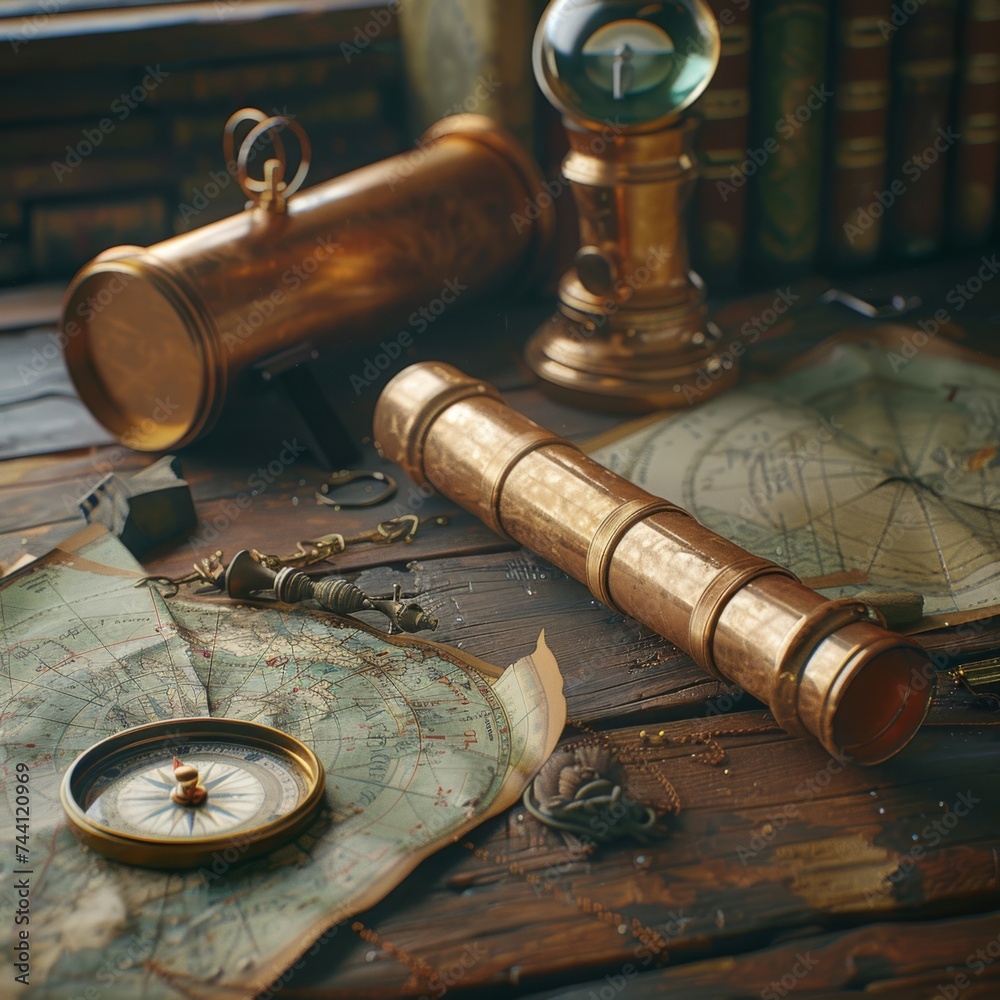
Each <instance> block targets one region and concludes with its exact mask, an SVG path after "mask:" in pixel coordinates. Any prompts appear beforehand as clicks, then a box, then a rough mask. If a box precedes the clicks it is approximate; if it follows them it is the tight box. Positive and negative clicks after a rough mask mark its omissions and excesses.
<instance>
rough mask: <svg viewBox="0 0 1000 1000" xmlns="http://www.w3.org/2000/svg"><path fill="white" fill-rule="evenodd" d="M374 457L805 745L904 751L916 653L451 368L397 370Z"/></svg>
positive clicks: (847, 756) (918, 700) (852, 754)
mask: <svg viewBox="0 0 1000 1000" xmlns="http://www.w3.org/2000/svg"><path fill="white" fill-rule="evenodd" d="M375 438H376V441H377V443H378V446H379V448H380V450H381V452H382V453H383V454H384V455H386V456H387V457H388V458H390V459H392V460H393V461H396V462H398V463H399V464H400V465H402V466H403V468H404V469H405V470H406V472H407V473H408V475H410V476H411V477H412V478H413V479H414V480H415V481H416V482H417V483H420V484H422V485H429V486H431V487H433V488H434V489H435V490H437V491H438V492H440V493H442V494H444V495H445V496H447V497H450V498H451V499H452V500H454V501H456V502H457V503H459V504H461V505H462V506H463V507H465V508H466V509H467V510H469V511H471V512H472V513H474V514H476V515H477V516H479V517H481V518H482V519H483V520H484V521H485V522H486V523H487V524H489V525H491V526H492V527H493V528H494V529H495V530H497V531H498V532H501V533H503V534H506V535H508V536H509V537H511V538H513V539H515V540H516V541H518V542H520V543H521V544H523V545H525V546H527V547H528V548H530V549H533V550H534V551H535V552H537V553H538V554H539V555H541V556H543V557H545V558H546V559H547V560H549V561H550V562H552V563H553V564H555V565H556V566H559V567H560V568H561V569H563V570H565V571H566V572H567V573H569V574H570V575H571V576H573V577H575V578H576V579H577V580H580V581H582V582H583V583H585V584H587V586H588V587H589V588H590V590H591V592H592V593H593V594H594V595H595V596H596V597H597V598H599V599H600V600H601V601H603V602H604V603H605V604H607V605H608V606H610V607H612V608H616V609H618V610H620V611H622V612H625V613H627V614H629V615H631V616H632V617H633V618H635V619H637V620H638V621H641V622H643V623H644V624H646V625H648V626H649V627H650V628H652V629H654V630H655V631H656V632H658V633H659V634H660V635H663V636H665V637H666V638H668V639H670V640H672V641H673V642H675V643H676V644H677V645H678V646H680V647H682V648H683V649H686V650H687V651H688V652H689V653H690V654H691V655H692V656H693V657H694V658H695V660H697V661H698V662H699V663H700V664H701V665H702V666H704V667H705V668H706V669H707V670H709V671H710V672H711V673H713V674H714V675H716V676H718V677H720V678H726V679H728V680H730V681H733V682H735V683H736V684H739V685H740V686H741V687H743V688H744V689H746V690H747V691H749V692H750V693H751V694H753V695H755V696H756V697H757V698H759V699H760V700H761V701H763V702H765V703H767V704H768V705H769V706H770V707H771V711H772V712H773V713H774V715H775V718H776V719H777V720H778V722H779V723H780V724H781V725H782V726H783V727H784V728H785V729H786V730H788V731H789V732H792V733H796V734H804V733H809V734H811V735H812V736H814V737H815V738H816V739H818V740H819V741H820V742H821V743H822V744H823V746H824V747H826V749H827V750H829V751H830V753H831V754H834V755H835V756H836V757H837V758H838V759H841V760H851V761H855V762H857V763H862V764H873V763H877V762H879V761H882V760H885V759H886V758H888V757H891V756H892V755H893V754H895V753H896V752H898V751H899V750H900V749H902V747H903V746H905V744H906V743H907V742H908V741H909V740H910V738H911V737H912V736H913V734H914V733H915V732H916V730H917V728H918V727H919V725H920V723H921V721H922V720H923V718H924V716H925V715H926V713H927V709H928V707H929V705H930V697H931V690H932V685H931V684H930V683H929V679H930V678H931V677H932V676H933V673H932V669H931V666H930V663H929V661H928V658H927V656H926V654H925V653H924V652H923V650H922V649H921V648H920V647H919V646H917V645H916V644H915V643H913V642H912V641H911V640H909V639H907V638H904V637H902V636H899V635H896V634H893V633H891V632H888V631H886V629H885V628H883V627H882V626H881V624H879V623H878V621H877V617H878V616H877V613H875V612H872V611H871V609H869V608H868V607H866V606H865V605H864V604H861V603H860V602H857V601H853V600H840V601H830V600H827V599H826V598H824V597H822V596H820V595H819V594H817V593H815V592H814V591H812V590H809V589H808V588H807V587H804V586H803V585H802V584H801V583H799V581H798V580H797V579H796V578H795V577H794V576H793V575H792V574H791V573H789V572H788V571H787V570H784V569H782V568H781V567H779V566H777V565H775V564H774V563H771V562H768V561H767V560H766V559H761V558H758V557H757V556H753V555H751V554H750V553H748V552H746V551H745V550H744V549H741V548H740V547H739V546H737V545H734V544H733V543H732V542H729V541H727V540H726V539H724V538H722V537H720V536H719V535H716V534H714V533H713V532H711V531H709V530H708V528H706V527H705V526H704V525H702V524H700V523H699V522H698V521H696V520H695V519H694V518H693V517H691V516H690V515H689V514H687V513H686V512H685V511H683V510H681V509H680V508H679V507H677V506H675V505H674V504H672V503H670V502H668V501H666V500H662V499H660V498H658V497H654V496H652V495H651V494H649V493H647V492H645V490H642V489H640V488H639V487H637V486H634V485H633V484H631V483H629V482H627V481H625V480H624V479H621V478H620V477H619V476H617V475H615V474H614V473H612V472H609V471H608V470H607V469H605V468H604V467H603V466H601V465H598V464H597V463H596V462H594V461H593V460H592V459H590V458H588V457H587V456H586V455H584V454H582V453H581V452H580V451H579V450H578V449H577V448H576V446H575V445H573V444H571V443H570V442H568V441H565V440H563V439H561V438H558V437H556V436H554V435H553V434H551V433H549V432H548V431H546V430H545V429H544V428H542V427H539V426H538V425H537V424H535V423H534V422H532V421H531V420H529V419H528V418H527V417H524V416H522V415H521V414H519V413H517V412H515V411H514V410H512V409H510V407H508V406H507V405H506V404H505V403H504V402H503V400H502V399H501V398H500V395H499V393H498V392H497V391H496V389H494V388H493V387H492V386H490V385H487V384H486V383H483V382H479V381H477V380H475V379H472V378H469V377H468V376H466V375H463V374H462V373H461V372H459V371H457V370H456V369H454V368H452V367H451V366H449V365H445V364H438V363H424V364H418V365H413V366H411V367H409V368H407V369H405V370H404V371H402V372H400V374H399V375H397V376H396V377H395V378H394V379H393V380H392V381H391V382H390V383H389V384H388V385H387V386H386V388H385V390H384V391H383V393H382V396H381V398H380V399H379V401H378V404H377V406H376V409H375Z"/></svg>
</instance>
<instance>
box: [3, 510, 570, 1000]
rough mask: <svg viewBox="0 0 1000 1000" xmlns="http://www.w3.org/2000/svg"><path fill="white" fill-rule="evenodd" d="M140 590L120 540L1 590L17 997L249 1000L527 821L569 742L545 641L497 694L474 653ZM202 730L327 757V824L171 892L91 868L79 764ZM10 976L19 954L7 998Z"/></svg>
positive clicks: (88, 542) (97, 544)
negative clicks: (108, 740)
mask: <svg viewBox="0 0 1000 1000" xmlns="http://www.w3.org/2000/svg"><path fill="white" fill-rule="evenodd" d="M139 575H141V572H140V569H139V567H138V566H137V565H136V564H135V562H134V561H133V560H132V558H131V557H130V556H129V555H128V553H127V552H126V551H125V550H124V549H123V548H122V547H121V545H120V544H119V543H118V542H117V540H116V539H114V538H112V537H110V536H108V535H106V534H104V533H103V532H102V531H101V530H98V529H88V530H87V531H85V532H82V533H81V534H80V535H78V536H76V537H75V538H74V539H72V540H71V541H70V542H68V543H66V544H65V545H64V546H63V547H62V548H61V549H58V550H56V551H55V552H53V553H51V554H50V555H49V556H48V557H46V558H45V559H43V560H40V561H39V562H38V563H36V564H34V565H33V566H32V567H29V568H28V569H26V570H24V571H22V572H21V573H19V574H17V575H16V576H15V577H14V578H13V579H12V580H11V581H8V582H7V583H6V584H5V585H4V586H3V587H2V589H0V684H2V694H0V711H2V715H0V722H2V727H0V728H2V736H3V754H4V761H3V791H4V797H5V800H6V802H7V803H8V805H9V808H7V809H5V810H4V818H3V823H4V826H5V830H4V837H3V844H4V848H5V849H4V853H3V859H2V862H3V868H4V870H3V879H2V882H3V894H4V896H5V897H6V899H5V908H4V913H5V914H11V915H13V914H14V913H15V912H19V913H24V914H25V915H26V916H27V918H28V921H27V922H26V923H25V922H22V923H20V924H19V925H18V926H17V927H14V926H13V924H12V923H11V924H10V925H9V926H8V932H9V933H11V934H20V932H21V931H23V930H27V931H28V938H27V940H28V941H29V952H30V967H31V971H30V979H29V980H28V988H27V989H26V990H21V988H20V987H18V989H19V994H18V995H24V996H33V995H34V996H39V997H45V998H46V1000H48V998H61V997H67V998H75V997H85V996H94V997H96V996H100V997H101V998H105V1000H112V998H116V1000H117V998H120V1000H140V998H148V1000H152V998H159V997H182V996H183V997H190V996H206V997H207V996H211V997H230V996H232V997H250V996H253V995H254V994H255V993H256V992H258V991H260V990H262V989H264V988H266V987H267V986H268V985H269V984H271V983H272V982H274V980H275V979H276V978H277V977H279V976H281V975H282V972H283V970H285V969H286V968H287V967H288V966H289V965H291V964H292V963H293V962H294V961H295V960H296V959H297V958H298V956H299V955H300V954H301V953H302V952H303V951H305V950H308V949H309V948H310V946H314V945H315V946H316V947H320V946H322V935H323V934H324V932H326V931H327V930H328V928H330V927H331V926H333V925H334V924H335V923H336V922H337V921H339V920H342V919H343V918H345V917H347V916H349V915H351V914H354V913H357V912H358V911H360V910H362V909H364V908H366V907H368V906H370V905H372V904H373V903H374V902H376V901H377V900H378V899H379V898H381V897H382V896H383V895H385V893H386V892H388V891H389V889H391V888H392V887H393V886H394V885H396V884H398V882H399V881H400V880H401V879H402V878H403V877H404V876H405V875H406V874H408V873H409V872H410V871H412V869H413V868H414V867H416V865H417V864H418V863H419V862H420V861H421V860H422V859H423V858H425V857H426V856H428V855H429V854H430V853H431V852H433V851H434V850H436V849H437V848H438V847H440V846H442V845H443V844H446V843H449V842H451V841H453V840H455V839H457V838H458V837H459V836H461V835H462V834H463V833H464V832H465V831H467V830H468V829H470V828H471V827H473V826H475V825H476V824H478V823H480V822H481V821H482V820H483V819H485V818H486V817H487V816H489V815H493V814H495V813H497V812H499V811H500V810H502V809H504V808H506V807H508V806H509V805H511V804H512V803H513V802H514V801H516V799H517V797H518V796H519V795H520V793H521V792H522V791H523V788H524V786H525V784H526V783H527V781H528V780H529V779H530V776H531V775H532V774H533V773H534V771H535V770H536V769H537V768H538V767H539V766H540V765H541V763H542V762H543V761H544V760H545V758H546V757H547V756H548V754H549V753H550V752H551V750H552V748H553V746H554V745H555V742H556V740H557V738H558V736H559V734H560V732H561V730H562V727H563V724H564V722H565V702H564V700H563V696H562V682H561V678H560V677H559V673H558V668H557V667H556V664H555V661H554V659H553V658H552V656H551V654H550V653H549V652H548V650H547V648H546V647H545V644H544V640H542V639H540V640H539V645H538V648H537V649H536V651H535V653H534V654H533V655H532V656H530V657H526V658H524V659H522V660H520V661H518V662H517V663H516V664H514V666H512V667H510V668H508V669H507V670H506V671H504V672H503V674H502V675H501V676H500V677H499V679H498V680H495V681H494V680H493V678H491V677H489V676H488V674H489V673H490V672H491V671H489V670H480V669H476V667H475V666H474V665H473V662H472V661H471V660H469V661H466V660H464V659H463V658H462V654H460V653H458V652H457V651H451V650H445V649H444V648H442V647H435V646H432V645H430V644H428V643H424V642H421V641H419V640H415V639H411V638H405V639H398V638H396V637H393V638H386V637H385V636H383V635H381V634H379V633H376V632H374V631H373V630H369V629H367V628H366V627H365V626H363V625H361V624H358V625H356V626H352V625H348V624H347V623H343V624H341V623H339V622H337V620H335V619H334V620H333V623H332V624H331V618H330V617H329V616H324V615H320V614H318V613H317V614H312V613H309V612H306V611H302V610H300V609H295V610H291V609H288V608H277V607H271V608H266V607H260V606H259V605H258V606H253V607H249V606H246V607H243V606H241V607H234V606H232V605H230V604H228V603H222V602H211V601H199V600H197V599H181V598H171V599H170V600H165V599H164V598H163V597H161V595H160V594H159V593H157V592H156V591H155V590H154V589H150V588H148V587H144V586H143V587H139V588H137V587H136V586H135V581H136V579H137V577H138V576H139ZM484 666H485V665H484ZM492 673H493V674H494V675H495V674H498V673H499V671H496V670H493V671H492ZM491 681H492V683H491ZM205 715H212V716H222V717H230V718H238V719H246V720H251V721H256V722H261V723H265V724H267V725H270V726H274V727H276V728H278V729H282V730H284V731H286V732H288V733H290V734H292V735H293V736H296V737H297V738H299V739H300V740H303V741H304V742H306V743H307V744H309V745H310V746H311V747H312V748H313V749H314V750H315V751H316V752H317V754H318V755H319V757H320V759H321V760H322V762H323V764H324V765H325V767H326V771H327V792H326V809H325V810H324V811H323V814H322V816H321V818H320V819H319V820H317V821H316V823H314V824H313V826H312V827H311V828H310V829H309V831H308V833H307V834H306V835H304V836H301V837H299V838H298V840H297V841H295V842H294V843H293V844H290V845H288V846H286V847H283V848H280V849H279V850H278V851H276V852H275V853H273V854H271V855H269V856H266V857H264V858H263V859H259V860H256V861H249V862H246V863H241V857H240V844H239V842H238V838H237V839H235V840H234V842H233V844H232V846H231V847H228V848H227V849H226V850H225V851H222V852H220V853H219V856H218V857H217V858H216V859H215V860H214V861H213V863H212V864H211V865H207V866H204V867H202V868H201V869H200V870H197V871H182V872H172V873H170V872H158V871H152V870H145V869H139V868H133V867H129V866H126V865H123V864H119V863H115V862H112V861H108V860H106V859H103V858H101V857H99V856H97V855H95V854H92V853H91V852H89V851H86V850H85V849H83V848H82V847H81V845H80V844H79V843H77V841H76V840H75V839H74V838H73V837H72V836H71V835H70V833H69V832H68V831H67V829H66V827H65V825H64V822H63V814H62V809H61V807H60V803H59V782H60V776H61V774H62V772H63V771H64V770H65V769H66V767H67V766H68V765H69V764H70V763H71V762H72V761H73V759H74V758H75V757H76V755H77V754H78V753H79V752H80V751H82V750H84V749H85V748H87V747H89V746H90V745H91V744H93V743H95V742H96V741H97V740H99V739H101V738H103V737H105V736H107V735H110V734H112V733H114V732H118V731H119V730H121V729H124V728H126V727H129V726H133V725H137V724H140V723H144V722H150V721H155V720H159V719H171V718H177V717H180V716H205ZM25 773H27V774H28V776H29V778H28V782H27V784H28V786H29V789H30V818H29V819H28V821H27V824H26V828H27V829H26V832H27V836H22V835H21V834H23V833H24V832H25V831H24V830H23V829H22V827H17V828H16V829H15V827H14V823H15V821H14V808H13V803H14V801H15V792H14V789H15V785H16V784H20V786H21V788H23V787H24V784H25V782H24V780H23V779H24V775H25ZM16 834H17V835H16ZM22 883H23V884H25V885H27V886H28V888H29V892H28V894H26V895H25V894H20V895H19V894H18V892H17V887H18V886H20V885H21V884H22ZM21 898H24V899H25V900H26V903H20V902H19V900H20V899H21ZM19 905H20V907H21V909H20V910H18V906H19ZM23 940H24V939H23V938H15V941H16V942H17V943H18V944H20V942H21V941H23ZM12 956H13V951H12V948H11V940H10V938H8V940H7V941H6V942H5V948H4V958H3V961H2V962H0V967H2V975H3V982H4V984H5V990H6V989H7V988H8V987H7V984H11V983H12V982H13V980H14V976H15V975H16V973H17V971H18V970H17V969H16V968H15V967H13V966H12V964H11V963H12ZM88 989H89V990H91V993H89V994H88V992H87V991H88Z"/></svg>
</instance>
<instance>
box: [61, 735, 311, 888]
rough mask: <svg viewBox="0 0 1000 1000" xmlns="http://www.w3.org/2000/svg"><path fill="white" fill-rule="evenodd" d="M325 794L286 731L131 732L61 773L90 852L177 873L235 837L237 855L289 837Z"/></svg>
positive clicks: (69, 811) (307, 757) (77, 830)
mask: <svg viewBox="0 0 1000 1000" xmlns="http://www.w3.org/2000/svg"><path fill="white" fill-rule="evenodd" d="M164 758H166V759H167V760H169V761H172V766H171V768H170V769H169V770H168V769H167V768H165V766H164ZM167 774H169V775H170V780H166V775H167ZM220 788H221V789H223V790H222V791H220V790H219V789H220ZM323 789H324V772H323V770H322V768H321V766H320V764H319V759H318V758H317V757H316V755H315V754H314V753H313V752H312V751H311V750H310V749H309V748H308V747H306V746H305V745H304V744H302V743H300V742H299V741H298V740H296V739H294V738H293V737H291V736H289V735H287V734H286V733H282V732H280V731H279V730H276V729H272V728H270V727H268V726H262V725H259V724H258V723H251V722H242V721H239V720H235V719H221V718H219V719H214V718H194V719H178V720H171V721H165V722H156V723H150V724H148V725H145V726H138V727H136V728H134V729H128V730H125V731H124V732H121V733H118V734H117V735H115V736H112V737H109V738H108V739H106V740H103V741H102V742H101V743H98V744H96V745H95V746H93V747H91V748H90V749H89V750H86V751H84V753H83V754H81V755H80V757H78V758H77V760H76V761H75V762H74V763H73V765H72V766H71V767H70V769H69V770H68V771H67V772H66V775H65V777H64V779H63V787H62V800H63V806H64V809H65V811H66V815H67V819H68V820H69V826H70V829H71V830H72V831H73V833H74V834H76V836H77V837H79V838H80V839H81V840H83V841H84V843H86V844H88V845H89V846H91V847H93V848H94V849H95V850H97V851H100V852H101V853H104V854H107V855H108V856H109V857H112V858H115V859H117V860H120V861H127V862H129V863H132V864H141V865H146V866H148V867H155V868H160V867H163V868H181V867H191V866H197V865H199V864H204V863H205V862H206V861H207V860H210V859H211V858H212V857H213V852H219V851H224V850H226V848H228V847H231V846H232V835H233V833H234V832H236V831H238V832H239V833H240V835H241V837H243V838H245V843H244V847H245V850H242V849H241V854H242V856H244V857H252V856H253V855H254V854H259V853H262V852H263V851H265V850H268V849H271V848H272V847H275V846H277V845H278V844H280V843H282V842H283V841H285V840H287V839H289V838H291V837H294V836H295V835H296V834H297V833H298V831H299V830H301V829H302V828H303V827H304V826H305V825H306V824H307V823H308V822H309V821H310V820H311V819H312V817H313V815H314V814H315V812H316V810H317V808H318V807H319V804H320V802H321V801H322V795H323ZM219 799H225V804H223V803H222V802H220V801H219ZM84 803H89V806H86V807H85V806H84Z"/></svg>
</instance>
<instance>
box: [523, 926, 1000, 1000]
mask: <svg viewBox="0 0 1000 1000" xmlns="http://www.w3.org/2000/svg"><path fill="white" fill-rule="evenodd" d="M642 961H643V959H642V957H640V958H639V959H638V960H637V961H636V962H632V963H626V964H625V965H624V966H622V967H621V968H619V969H617V970H615V971H613V972H610V973H606V974H605V976H604V977H603V978H602V979H600V980H593V981H591V982H589V983H583V984H581V985H580V986H576V987H572V988H569V989H559V990H554V991H551V992H550V991H546V992H545V993H538V994H533V995H532V996H531V998H530V1000H595V998H596V1000H611V998H614V997H617V996H618V995H619V994H621V993H623V992H624V991H625V990H626V989H627V991H628V992H627V996H628V998H629V1000H647V998H653V997H664V996H669V997H671V998H672V1000H704V998H705V997H722V996H725V997H732V998H736V997H757V998H760V1000H781V998H783V997H786V996H789V995H793V994H794V996H795V997H799V998H803V1000H810V998H813V1000H818V998H819V997H823V998H825V1000H840V998H844V1000H847V998H852V997H853V998H856V997H857V996H858V994H859V993H862V992H864V993H866V995H867V994H868V993H873V994H876V995H877V996H878V997H880V998H890V1000H914V998H917V997H921V998H926V1000H932V998H934V1000H957V998H958V997H959V996H961V997H963V998H967V997H982V998H986V997H997V996H998V995H1000V912H996V911H994V912H993V913H987V914H983V915H982V916H975V917H963V918H960V919H954V920H941V921H928V922H914V923H905V924H899V923H895V924H875V925H873V926H870V927H865V928H862V929H860V930H850V931H842V932H837V933H834V934H823V935H817V936H808V935H804V936H802V937H797V938H795V939H794V940H792V941H789V942H788V943H786V944H781V945H778V946H776V947H774V948H768V949H765V950H762V951H754V952H749V953H747V954H743V955H737V956H734V957H726V958H713V959H708V960H706V961H702V962H691V963H689V964H687V965H684V966H680V967H677V968H669V967H668V968H665V969H661V970H657V971H652V972H646V971H644V968H646V967H648V963H647V966H646V967H644V966H643V965H642Z"/></svg>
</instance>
